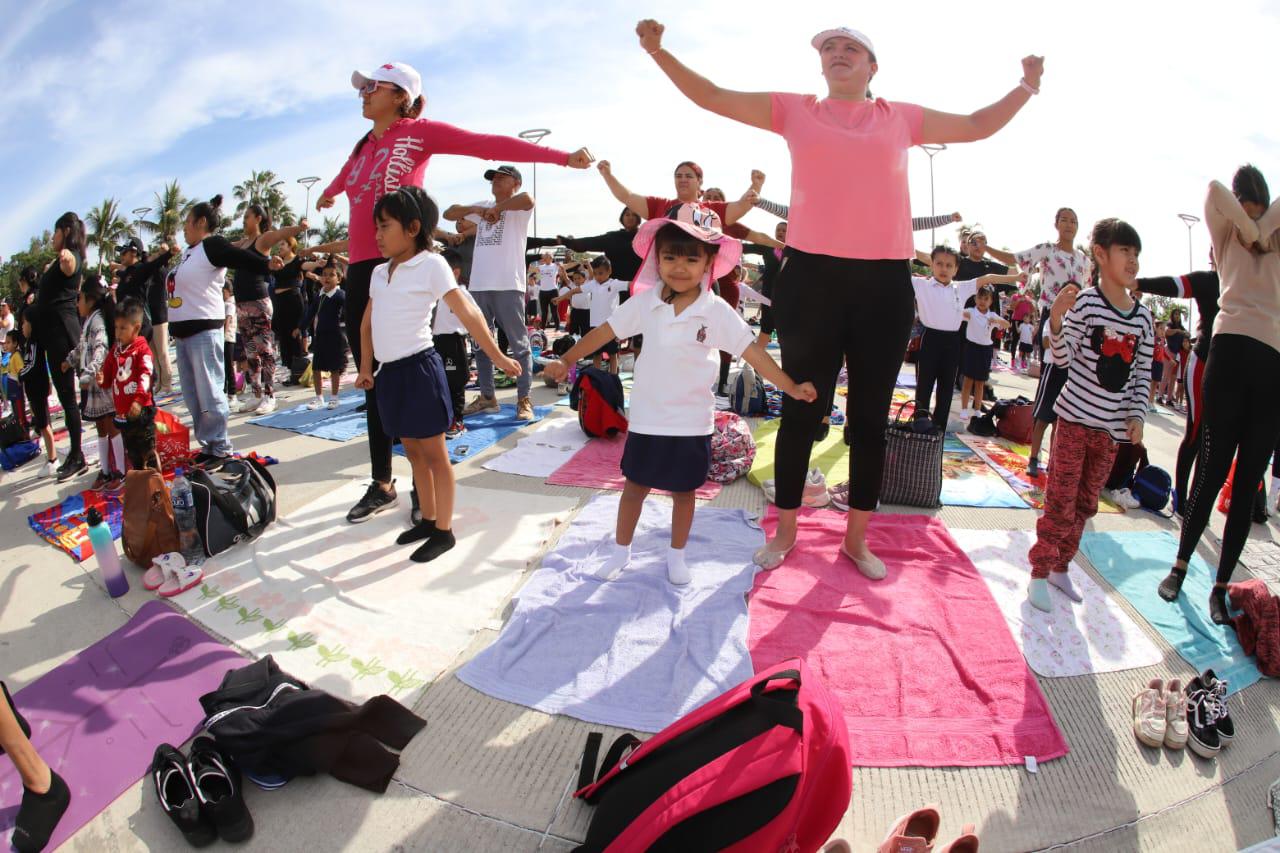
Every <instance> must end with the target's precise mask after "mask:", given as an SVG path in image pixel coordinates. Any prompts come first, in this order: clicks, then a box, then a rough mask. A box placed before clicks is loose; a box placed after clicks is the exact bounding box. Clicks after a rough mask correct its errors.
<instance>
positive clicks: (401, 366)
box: [373, 347, 453, 438]
mask: <svg viewBox="0 0 1280 853" xmlns="http://www.w3.org/2000/svg"><path fill="white" fill-rule="evenodd" d="M373 391H374V395H375V396H376V397H377V398H378V414H379V415H381V416H382V431H383V432H385V433H386V434H387V435H388V436H391V437H392V438H431V437H432V436H436V435H440V434H441V433H443V432H444V431H445V430H446V429H448V428H449V424H450V422H452V421H453V404H452V403H451V402H450V397H449V381H448V380H447V379H446V378H445V375H444V362H442V361H441V360H440V355H439V354H438V353H437V352H436V351H435V348H434V347H433V348H431V349H426V350H423V351H422V352H419V353H414V354H413V355H411V356H409V357H408V358H402V359H400V360H399V361H392V362H388V363H386V364H383V365H382V366H381V368H379V370H378V375H377V377H376V378H375V379H374V384H373Z"/></svg>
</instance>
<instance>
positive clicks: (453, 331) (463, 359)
mask: <svg viewBox="0 0 1280 853" xmlns="http://www.w3.org/2000/svg"><path fill="white" fill-rule="evenodd" d="M441 257H443V258H444V260H445V263H446V264H448V265H449V271H450V272H451V273H453V280H454V281H456V282H458V286H459V287H460V288H461V289H462V293H461V296H462V297H463V298H464V299H466V300H467V301H469V302H470V301H471V294H470V293H468V292H467V290H466V285H465V284H463V283H462V255H460V254H459V253H458V252H456V251H454V250H453V249H445V250H444V252H442V253H441ZM431 335H432V337H433V338H434V339H435V344H436V352H438V353H440V359H441V360H442V361H443V362H444V376H445V379H446V380H447V381H448V383H449V399H450V401H451V402H452V404H453V421H452V422H451V423H450V424H449V428H448V429H447V430H445V431H444V437H445V438H446V439H450V438H457V437H458V436H460V435H462V434H463V433H464V432H466V431H467V427H466V425H465V424H464V423H463V422H462V409H463V407H464V406H465V404H466V389H467V381H468V380H469V379H470V378H471V359H470V355H469V354H468V352H467V327H466V326H464V325H463V324H462V320H460V319H458V315H457V314H455V313H453V310H452V309H450V308H449V306H448V305H447V304H445V302H444V301H443V300H442V301H440V302H437V303H436V315H435V317H434V318H433V319H432V321H431Z"/></svg>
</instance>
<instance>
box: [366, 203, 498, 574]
mask: <svg viewBox="0 0 1280 853" xmlns="http://www.w3.org/2000/svg"><path fill="white" fill-rule="evenodd" d="M373 216H374V222H375V227H376V229H377V231H376V235H375V237H376V240H377V243H378V249H379V251H380V252H381V253H382V257H384V258H388V259H389V260H388V262H387V263H385V264H381V265H380V266H378V267H376V268H375V269H374V271H373V275H372V279H371V280H370V282H369V308H368V309H367V310H366V311H365V313H364V319H363V321H362V322H361V324H360V338H361V343H362V346H361V348H360V375H359V377H358V378H357V379H356V387H357V388H360V389H362V390H368V389H371V388H373V386H374V383H375V382H377V384H378V395H377V398H378V402H377V405H378V414H379V415H381V417H382V427H383V429H384V430H385V431H386V434H387V435H388V436H398V437H399V438H400V441H401V443H402V444H403V445H404V451H405V455H406V456H408V457H409V464H410V465H412V466H413V481H414V486H415V488H416V489H417V492H418V501H419V510H420V512H421V514H422V520H421V521H419V522H417V523H415V524H414V525H413V526H412V527H411V528H409V529H408V530H406V531H405V532H404V533H401V534H400V536H399V538H397V539H396V544H397V545H409V544H412V543H416V542H421V543H422V544H421V545H419V546H418V547H417V548H416V549H415V550H414V551H413V553H412V554H411V555H410V556H409V559H411V560H413V561H414V562H418V563H426V562H430V561H431V560H434V559H436V558H437V557H439V556H440V555H441V554H444V553H445V552H447V551H449V550H450V549H451V548H453V546H454V545H455V544H457V540H456V539H455V537H454V534H453V502H454V479H453V465H452V464H451V463H450V462H449V453H448V451H447V450H446V449H445V438H444V434H445V431H446V430H447V429H448V428H449V425H450V424H451V423H453V419H454V411H453V403H452V400H451V396H450V393H449V384H448V380H447V379H446V378H445V375H444V363H443V362H442V361H441V358H440V354H439V353H438V352H436V349H435V341H434V339H433V337H432V334H431V312H432V309H434V308H435V306H436V303H437V302H440V301H443V302H444V304H446V305H448V306H449V308H450V309H451V310H452V311H453V313H455V314H456V315H458V318H459V319H460V320H461V321H462V325H463V326H464V327H465V328H466V330H467V331H468V332H469V333H470V334H471V337H472V338H474V339H475V341H476V342H477V343H478V344H479V345H480V347H481V349H483V350H484V351H485V353H486V354H488V356H489V358H490V359H492V360H493V363H494V365H495V366H496V367H497V368H498V369H500V370H501V371H502V372H503V373H505V374H506V375H508V376H519V375H520V363H519V362H517V361H515V360H513V359H510V358H508V357H507V355H506V354H505V353H504V352H503V351H502V350H500V349H499V348H498V344H497V342H496V341H494V339H493V335H491V334H490V333H489V325H488V323H487V322H486V321H485V319H484V316H483V315H482V314H481V313H480V311H479V310H478V309H477V308H476V307H475V305H474V304H473V303H472V302H470V301H469V300H467V299H466V298H465V297H464V296H463V295H462V293H461V291H460V290H459V289H458V283H457V281H455V279H454V275H453V273H452V272H451V271H450V269H449V265H448V264H447V263H446V262H445V260H444V259H443V258H441V257H440V255H438V254H436V252H435V251H434V247H433V245H432V242H431V235H432V233H433V232H434V231H435V228H436V224H437V223H438V222H439V220H440V210H439V208H438V207H436V203H435V202H434V201H432V200H431V197H430V196H428V195H427V194H426V192H425V191H424V190H423V189H422V188H421V187H412V186H410V187H400V188H399V189H397V190H395V191H394V192H390V193H387V194H386V195H384V196H383V197H382V198H380V199H379V200H378V203H377V205H375V207H374V210H373ZM375 358H376V359H377V360H378V361H379V362H380V364H381V366H380V367H379V368H378V372H377V374H376V375H375V374H374V372H373V361H374V359H375Z"/></svg>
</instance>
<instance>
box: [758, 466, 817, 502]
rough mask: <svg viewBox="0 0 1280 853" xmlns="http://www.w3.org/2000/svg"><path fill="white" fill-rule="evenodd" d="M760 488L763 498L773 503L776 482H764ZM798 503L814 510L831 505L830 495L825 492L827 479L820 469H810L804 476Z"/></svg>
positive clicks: (775, 493)
mask: <svg viewBox="0 0 1280 853" xmlns="http://www.w3.org/2000/svg"><path fill="white" fill-rule="evenodd" d="M761 488H762V489H764V496H765V497H766V498H768V499H769V503H774V502H775V501H776V495H777V482H776V481H774V480H765V481H764V483H762V484H761ZM800 503H801V504H802V505H803V506H807V507H813V508H815V509H817V508H819V507H824V506H826V505H827V504H829V503H831V494H830V492H828V491H827V478H826V476H825V475H823V473H822V471H821V469H818V468H812V469H810V471H809V473H808V474H807V475H806V476H805V478H804V494H803V495H801V497H800Z"/></svg>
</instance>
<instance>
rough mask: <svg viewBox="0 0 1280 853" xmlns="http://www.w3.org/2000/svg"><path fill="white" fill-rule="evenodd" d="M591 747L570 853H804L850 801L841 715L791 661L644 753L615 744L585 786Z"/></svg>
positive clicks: (594, 746)
mask: <svg viewBox="0 0 1280 853" xmlns="http://www.w3.org/2000/svg"><path fill="white" fill-rule="evenodd" d="M600 743H601V735H600V733H599V732H594V733H592V734H591V735H590V736H589V737H588V738H587V749H586V752H585V753H584V754H583V757H582V769H581V772H580V774H579V777H578V784H579V788H580V790H579V791H577V793H575V794H574V796H575V797H577V798H579V799H582V800H585V801H586V802H588V803H590V804H592V805H593V806H595V813H594V814H593V815H592V818H591V826H590V828H589V829H588V830H587V837H586V840H585V841H584V842H583V844H582V845H581V846H580V847H578V848H577V850H578V851H579V853H631V851H636V853H638V851H671V853H675V851H689V850H727V851H732V853H774V851H777V853H811V851H816V850H818V849H820V848H821V847H822V844H823V843H824V842H825V841H826V840H827V838H828V837H829V836H830V835H831V833H832V832H833V831H834V830H835V828H836V826H837V824H839V823H840V818H841V817H842V816H843V815H844V813H845V811H846V810H847V809H848V808H849V799H850V797H851V795H852V793H853V774H852V771H851V770H850V757H849V732H848V729H847V728H846V727H845V722H844V713H843V711H842V710H841V708H840V704H839V702H838V701H837V700H836V698H835V697H834V696H833V695H832V694H831V693H830V692H829V691H828V690H827V688H826V685H824V684H823V683H822V682H821V681H819V680H818V678H817V676H815V675H814V674H813V673H812V672H811V671H810V670H809V668H808V667H807V666H806V665H805V664H804V662H803V661H801V660H798V659H792V660H788V661H784V662H783V663H781V664H778V665H777V666H774V667H771V668H770V669H768V670H766V671H764V672H762V673H759V674H758V675H756V676H754V677H752V678H750V679H748V680H747V681H744V682H743V683H742V684H739V685H738V686H737V687H734V688H733V689H731V690H729V691H727V692H726V693H724V694H723V695H721V696H719V697H718V698H716V699H713V700H712V701H710V702H708V703H707V704H705V705H703V706H702V707H701V708H698V709H697V710H695V711H693V712H692V713H690V714H687V715H685V716H684V717H682V718H681V719H679V720H677V721H676V722H674V723H672V724H671V725H669V726H667V727H666V728H665V729H663V730H662V731H661V732H659V733H658V734H656V735H654V736H653V737H651V738H650V739H649V740H647V741H645V742H643V743H641V742H640V740H639V739H638V738H636V737H635V736H634V735H629V734H628V735H622V736H621V737H619V738H618V739H617V740H616V741H614V743H613V746H612V747H611V748H610V750H609V752H608V754H607V755H606V756H605V759H604V764H603V765H602V766H601V767H600V771H599V776H598V777H596V781H594V782H593V781H592V777H593V776H595V774H596V759H597V757H598V753H599V749H600Z"/></svg>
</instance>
